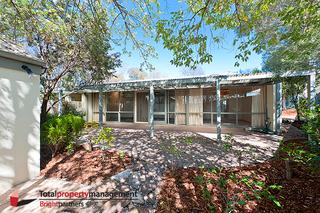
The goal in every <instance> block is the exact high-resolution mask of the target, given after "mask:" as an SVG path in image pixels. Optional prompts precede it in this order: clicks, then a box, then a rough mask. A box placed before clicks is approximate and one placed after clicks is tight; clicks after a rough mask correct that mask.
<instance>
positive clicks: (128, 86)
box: [79, 71, 316, 92]
mask: <svg viewBox="0 0 320 213" xmlns="http://www.w3.org/2000/svg"><path fill="white" fill-rule="evenodd" d="M315 73H316V72H315V71H300V72H287V73H284V74H282V75H281V76H278V77H279V78H285V77H299V76H308V75H312V74H315ZM217 79H219V80H220V84H221V85H222V86H224V85H228V86H240V85H266V84H272V83H273V82H274V80H275V76H274V74H273V73H271V72H262V73H257V74H230V75H220V74H212V75H202V76H189V77H176V78H163V79H147V80H129V81H119V82H107V83H103V84H99V85H86V86H84V87H82V89H80V90H79V91H81V92H97V91H100V90H101V91H103V92H107V91H136V90H145V89H148V88H150V86H153V87H154V88H155V89H183V88H205V87H212V86H213V83H214V82H216V80H217Z"/></svg>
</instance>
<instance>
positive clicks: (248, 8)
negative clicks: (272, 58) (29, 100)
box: [157, 0, 320, 67]
mask: <svg viewBox="0 0 320 213" xmlns="http://www.w3.org/2000/svg"><path fill="white" fill-rule="evenodd" d="M185 6H186V8H187V9H185V10H184V9H180V10H178V11H174V12H172V13H171V17H170V18H168V19H162V20H160V21H158V23H157V32H158V35H157V40H158V41H160V40H161V41H162V42H163V45H164V46H165V48H167V49H169V50H171V51H172V52H173V59H172V61H171V62H172V63H173V64H174V65H176V66H187V67H196V66H197V65H198V64H203V63H210V62H211V61H212V60H213V57H212V53H211V49H210V48H209V47H210V46H212V44H217V43H220V42H221V41H222V39H223V38H222V36H220V34H219V30H229V31H234V32H236V35H237V36H236V37H235V39H234V44H235V45H237V48H238V51H239V54H237V55H236V56H235V57H236V58H237V59H238V60H242V61H246V60H248V58H249V56H250V55H251V52H252V51H254V52H257V53H261V51H264V50H266V49H268V48H270V47H273V46H276V45H278V44H282V43H288V42H289V43H292V44H295V46H292V47H294V52H293V54H291V52H287V54H288V57H290V58H291V60H296V61H306V60H307V61H310V62H312V63H318V62H317V61H318V60H317V59H318V58H319V49H320V46H319V44H320V22H319V18H320V14H319V12H318V11H319V10H320V3H319V0H315V1H310V0H300V1H294V0H262V1H254V0H249V1H237V0H234V1H225V0H216V1H210V0H205V1H198V0H190V1H186V2H185ZM181 8H183V7H182V6H181ZM298 51H299V52H300V54H295V53H297V52H298ZM235 65H239V62H238V61H237V62H236V64H235Z"/></svg>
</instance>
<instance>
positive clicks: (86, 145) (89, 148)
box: [81, 143, 92, 152]
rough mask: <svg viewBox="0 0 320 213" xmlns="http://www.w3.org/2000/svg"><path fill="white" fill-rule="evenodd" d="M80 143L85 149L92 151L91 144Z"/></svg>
mask: <svg viewBox="0 0 320 213" xmlns="http://www.w3.org/2000/svg"><path fill="white" fill-rule="evenodd" d="M81 145H82V147H83V148H84V149H85V150H87V151H90V152H91V151H92V144H91V143H83V144H81Z"/></svg>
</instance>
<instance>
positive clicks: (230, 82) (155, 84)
mask: <svg viewBox="0 0 320 213" xmlns="http://www.w3.org/2000/svg"><path fill="white" fill-rule="evenodd" d="M315 75H316V73H315V72H313V71H307V72H296V73H294V72H290V73H287V74H283V75H282V76H280V78H281V77H292V78H294V77H297V76H305V78H306V82H309V83H308V85H309V86H308V88H309V89H308V91H309V92H308V94H309V97H310V98H312V99H314V97H315ZM69 101H71V102H72V103H73V104H74V105H75V106H78V108H79V109H81V110H82V111H83V112H85V114H86V118H85V119H86V121H88V122H92V121H96V122H99V123H100V124H102V123H105V122H107V123H108V122H118V123H126V122H130V123H149V127H150V134H151V135H153V129H154V125H157V124H162V125H164V124H165V125H193V126H202V125H211V126H216V127H217V133H218V139H219V137H220V135H221V125H229V126H235V127H252V128H268V129H270V130H272V131H274V132H279V131H280V123H281V112H282V109H281V107H282V84H281V82H280V81H279V80H278V81H276V80H274V76H273V74H272V73H258V74H248V75H208V76H194V77H183V78H171V79H156V80H136V81H122V82H109V83H105V84H102V85H87V86H85V87H84V88H82V89H81V90H79V91H77V92H76V93H71V94H70V95H69Z"/></svg>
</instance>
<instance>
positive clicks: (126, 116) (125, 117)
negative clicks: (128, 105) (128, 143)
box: [120, 112, 133, 122]
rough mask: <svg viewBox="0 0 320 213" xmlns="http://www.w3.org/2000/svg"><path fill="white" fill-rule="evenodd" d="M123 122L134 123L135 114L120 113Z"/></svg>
mask: <svg viewBox="0 0 320 213" xmlns="http://www.w3.org/2000/svg"><path fill="white" fill-rule="evenodd" d="M120 121H121V122H133V113H123V112H122V113H120Z"/></svg>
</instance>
